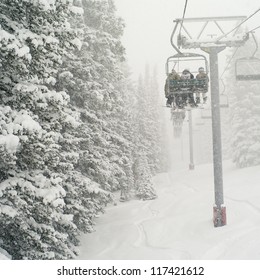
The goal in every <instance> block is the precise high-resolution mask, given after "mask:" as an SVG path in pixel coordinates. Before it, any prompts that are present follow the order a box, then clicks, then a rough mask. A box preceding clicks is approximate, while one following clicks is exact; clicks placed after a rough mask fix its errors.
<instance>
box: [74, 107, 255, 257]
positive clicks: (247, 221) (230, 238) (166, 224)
mask: <svg viewBox="0 0 260 280" xmlns="http://www.w3.org/2000/svg"><path fill="white" fill-rule="evenodd" d="M166 110H167V109H166ZM166 114H167V115H166V117H167V118H168V117H169V115H168V114H169V111H168V112H166ZM195 114H196V115H197V116H196V115H195ZM198 114H200V112H199V111H198V110H197V112H196V113H194V124H195V123H196V121H198ZM185 122H187V119H185ZM168 125H169V127H168V131H169V135H168V136H169V140H170V141H169V143H170V142H172V143H170V144H171V145H170V144H169V146H170V150H171V159H172V162H171V165H170V168H169V170H170V171H169V172H168V173H163V174H158V175H157V176H156V177H155V178H154V184H155V187H156V190H157V193H158V198H157V199H156V200H152V201H139V200H135V199H133V200H131V201H128V202H118V204H117V205H116V206H112V205H111V206H109V207H108V209H107V211H106V213H105V214H104V215H102V216H101V217H100V218H98V219H97V220H96V223H97V225H96V231H95V232H94V233H92V234H86V235H83V236H82V239H81V247H80V255H79V257H78V259H81V260H91V259H93V260H95V259H103V260H114V259H116V260H128V259H135V260H139V259H140V260H151V259H158V260H159V259H161V260H165V259H178V260H202V259H203V260H259V259H260V239H259V236H260V203H259V201H260V185H259V182H260V172H259V171H260V166H255V167H251V168H245V169H237V168H236V167H235V166H234V165H233V164H232V163H231V162H230V161H228V160H227V161H224V162H223V179H224V202H225V205H226V208H227V225H226V226H223V227H219V228H215V227H214V226H213V221H212V218H213V204H214V201H215V198H214V180H213V166H212V163H206V164H205V163H203V161H205V158H204V159H203V157H202V158H199V157H196V152H195V169H194V170H189V168H188V164H189V153H188V148H187V147H188V143H187V138H188V137H187V135H188V128H187V127H188V125H187V123H184V125H183V132H182V137H181V138H180V139H174V138H173V133H172V127H171V123H170V122H168ZM199 127H200V129H203V131H204V132H207V133H210V130H208V129H210V124H209V123H208V125H207V124H206V123H204V125H202V126H201V125H200V126H199ZM207 127H208V129H207ZM196 129H197V128H195V125H194V130H195V132H194V139H195V143H194V146H195V150H199V151H200V153H202V152H201V150H200V149H199V147H198V145H200V144H201V141H202V140H203V139H202V138H200V139H199V140H200V141H197V140H196ZM199 134H201V133H199ZM200 137H201V135H200ZM209 146H210V145H209ZM185 147H186V148H185ZM203 147H204V149H205V145H204V146H203ZM203 151H204V152H203V154H204V153H209V155H208V157H206V158H207V160H208V161H210V156H211V151H209V150H208V151H207V150H203ZM204 155H205V154H204ZM197 162H201V163H199V164H197Z"/></svg>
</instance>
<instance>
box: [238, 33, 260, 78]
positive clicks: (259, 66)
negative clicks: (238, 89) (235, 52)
mask: <svg viewBox="0 0 260 280" xmlns="http://www.w3.org/2000/svg"><path fill="white" fill-rule="evenodd" d="M251 34H252V37H253V39H254V42H255V45H256V48H255V51H254V53H253V55H252V56H250V57H242V58H239V59H237V60H236V63H235V75H236V80H237V81H260V59H259V58H257V57H255V54H256V52H257V50H258V43H257V40H256V38H255V36H254V34H253V33H251Z"/></svg>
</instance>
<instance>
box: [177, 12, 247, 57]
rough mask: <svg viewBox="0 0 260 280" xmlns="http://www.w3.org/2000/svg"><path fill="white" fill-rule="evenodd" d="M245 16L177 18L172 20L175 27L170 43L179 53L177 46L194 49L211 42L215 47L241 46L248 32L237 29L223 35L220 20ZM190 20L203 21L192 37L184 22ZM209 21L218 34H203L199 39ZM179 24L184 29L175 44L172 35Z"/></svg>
mask: <svg viewBox="0 0 260 280" xmlns="http://www.w3.org/2000/svg"><path fill="white" fill-rule="evenodd" d="M246 18H247V17H246V16H230V17H201V18H184V19H182V18H177V19H175V20H174V21H173V22H175V28H174V30H173V32H172V35H171V44H172V46H173V48H174V49H175V50H176V51H177V52H178V53H180V51H179V48H183V49H195V48H201V47H205V44H211V46H213V44H214V45H215V46H216V47H219V46H220V45H223V44H224V45H225V46H226V47H240V46H242V45H243V44H244V43H245V42H246V41H247V40H248V38H249V34H248V33H246V32H244V33H243V34H237V32H236V31H237V30H235V32H233V34H232V35H229V36H225V32H224V30H223V29H222V28H221V26H220V24H219V23H220V22H233V21H236V22H240V23H241V22H243V21H244V20H245V19H246ZM191 22H202V23H203V22H204V24H203V26H202V27H201V29H200V31H199V34H198V36H194V37H192V36H191V35H190V33H189V31H188V28H187V27H186V26H185V24H184V23H191ZM209 23H213V24H214V25H215V26H216V27H217V29H218V30H219V31H220V34H219V35H216V38H208V37H207V36H206V38H205V36H204V38H203V39H201V37H202V35H203V33H205V29H206V27H207V26H208V24H209ZM179 24H182V29H183V31H184V34H185V36H184V35H182V34H178V37H177V46H176V44H174V42H173V38H174V35H175V33H176V31H177V27H178V25H179Z"/></svg>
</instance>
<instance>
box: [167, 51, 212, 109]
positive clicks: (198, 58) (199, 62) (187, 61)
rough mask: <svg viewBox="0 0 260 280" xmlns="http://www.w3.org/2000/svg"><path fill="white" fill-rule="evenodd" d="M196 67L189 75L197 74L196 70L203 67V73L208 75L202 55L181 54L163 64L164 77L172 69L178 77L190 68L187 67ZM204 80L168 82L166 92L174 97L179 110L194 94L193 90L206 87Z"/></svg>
mask: <svg viewBox="0 0 260 280" xmlns="http://www.w3.org/2000/svg"><path fill="white" fill-rule="evenodd" d="M192 63H193V65H196V69H194V71H192V70H191V71H190V72H191V73H194V74H195V73H197V69H198V68H199V67H203V68H204V69H205V72H206V73H207V74H208V69H209V67H208V61H207V59H206V57H205V56H204V55H202V54H196V53H181V52H178V53H177V54H175V55H173V56H170V57H169V58H168V59H167V61H166V64H165V70H166V75H167V76H168V75H169V74H170V72H171V71H172V69H174V70H175V71H176V72H177V73H178V74H179V75H180V76H181V73H182V71H183V70H184V69H187V68H190V67H188V66H189V65H191V64H192ZM206 83H207V81H206V80H197V79H189V80H170V82H169V84H168V91H169V92H172V93H173V94H174V95H175V96H176V100H177V102H176V103H178V104H177V106H178V107H179V108H181V107H184V105H183V106H182V105H181V104H185V103H186V100H187V99H188V96H189V95H190V94H191V93H193V92H195V89H199V88H203V87H207V84H206Z"/></svg>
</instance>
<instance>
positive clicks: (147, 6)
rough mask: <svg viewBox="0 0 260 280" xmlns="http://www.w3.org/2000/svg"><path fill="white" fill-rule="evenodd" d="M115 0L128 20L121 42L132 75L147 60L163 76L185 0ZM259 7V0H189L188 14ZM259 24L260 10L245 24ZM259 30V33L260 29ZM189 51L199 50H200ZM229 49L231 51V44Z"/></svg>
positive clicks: (241, 11)
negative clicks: (175, 21)
mask: <svg viewBox="0 0 260 280" xmlns="http://www.w3.org/2000/svg"><path fill="white" fill-rule="evenodd" d="M114 1H115V4H116V7H117V15H119V16H121V17H122V18H123V19H124V21H125V23H126V28H125V33H124V37H123V40H122V42H123V44H124V46H125V48H126V53H127V58H128V63H129V65H130V67H131V69H132V72H133V73H134V75H133V77H134V78H136V77H138V76H139V74H140V73H143V71H144V68H145V64H146V63H148V64H149V65H150V66H151V67H153V66H154V65H157V67H158V72H159V77H160V79H161V80H164V78H165V71H164V68H165V61H166V59H167V58H168V57H169V56H171V55H173V54H175V53H176V52H175V51H174V49H173V48H172V46H171V44H170V36H171V32H172V30H173V27H174V24H173V20H174V19H176V18H182V14H183V8H184V4H185V0H114ZM259 7H260V2H259V0H250V1H245V0H189V1H188V6H187V10H186V17H209V16H210V17H212V16H238V15H239V16H241V15H243V16H249V15H251V14H252V13H253V12H255V11H256V10H257V9H258V8H259ZM258 25H260V12H259V13H257V14H256V16H255V17H254V18H253V19H250V20H249V21H247V23H245V24H244V25H243V26H244V27H248V30H251V29H253V28H255V27H257V26H258ZM225 31H226V30H225ZM227 31H229V30H227ZM209 33H210V32H209ZM256 34H258V35H260V29H258V30H257V31H256ZM189 51H190V52H197V50H189ZM227 51H230V48H229V49H227ZM223 59H224V60H225V52H223V53H221V55H220V60H223ZM223 67H224V66H223V65H222V68H223ZM220 70H221V69H220Z"/></svg>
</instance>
